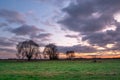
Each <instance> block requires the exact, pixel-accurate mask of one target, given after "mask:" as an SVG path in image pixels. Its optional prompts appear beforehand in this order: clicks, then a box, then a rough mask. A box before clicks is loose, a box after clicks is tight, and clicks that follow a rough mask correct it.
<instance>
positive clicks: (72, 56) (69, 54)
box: [66, 51, 75, 59]
mask: <svg viewBox="0 0 120 80" xmlns="http://www.w3.org/2000/svg"><path fill="white" fill-rule="evenodd" d="M74 53H75V52H74V51H66V55H67V57H68V59H73V58H74V57H75V55H74Z"/></svg>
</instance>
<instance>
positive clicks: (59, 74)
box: [0, 60, 120, 80]
mask: <svg viewBox="0 0 120 80" xmlns="http://www.w3.org/2000/svg"><path fill="white" fill-rule="evenodd" d="M0 80H120V60H102V61H99V62H96V63H94V62H92V61H91V60H82V61H81V60H77V61H70V60H67V61H65V60H64V61H31V62H27V61H11V60H9V61H8V60H7V61H0Z"/></svg>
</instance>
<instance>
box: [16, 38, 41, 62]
mask: <svg viewBox="0 0 120 80" xmlns="http://www.w3.org/2000/svg"><path fill="white" fill-rule="evenodd" d="M16 48H17V51H18V53H17V57H18V58H22V59H24V58H25V57H26V58H27V59H28V61H29V60H31V58H32V57H33V55H35V57H36V56H38V54H39V45H38V44H36V43H35V42H34V41H32V40H29V41H23V42H19V43H18V44H17V46H16Z"/></svg>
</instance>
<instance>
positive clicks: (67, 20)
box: [58, 0, 120, 46]
mask: <svg viewBox="0 0 120 80" xmlns="http://www.w3.org/2000/svg"><path fill="white" fill-rule="evenodd" d="M62 11H63V12H65V13H66V15H65V16H64V18H63V19H62V20H60V21H59V22H58V23H61V24H62V25H63V26H62V28H66V29H69V30H71V31H75V32H79V33H80V34H81V35H82V36H84V37H83V39H82V40H83V41H88V43H89V44H91V45H97V46H106V45H107V44H109V43H116V42H118V40H119V39H120V36H119V30H120V29H119V26H120V25H118V23H119V22H117V20H115V18H114V15H115V14H116V13H119V11H120V1H119V0H76V3H71V4H70V5H69V6H67V7H65V8H63V9H62ZM111 25H114V26H116V27H117V28H116V29H115V30H114V31H113V30H106V31H104V32H103V30H104V29H106V28H107V27H108V26H111ZM113 35H114V38H113ZM69 37H70V36H69Z"/></svg>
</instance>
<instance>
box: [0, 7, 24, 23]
mask: <svg viewBox="0 0 120 80" xmlns="http://www.w3.org/2000/svg"><path fill="white" fill-rule="evenodd" d="M0 18H3V19H5V20H6V21H7V22H9V23H20V24H23V23H25V22H26V21H25V18H24V15H23V14H21V13H19V12H17V11H12V10H7V9H0Z"/></svg>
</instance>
